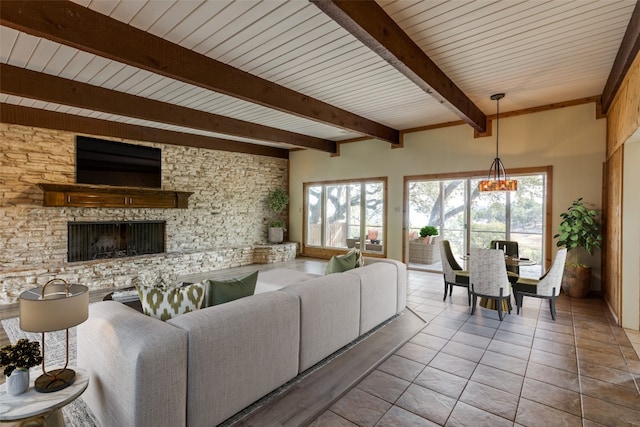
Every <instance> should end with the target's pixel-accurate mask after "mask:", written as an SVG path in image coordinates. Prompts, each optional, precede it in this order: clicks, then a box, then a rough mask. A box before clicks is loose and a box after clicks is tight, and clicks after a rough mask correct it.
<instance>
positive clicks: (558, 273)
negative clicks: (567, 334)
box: [513, 248, 567, 321]
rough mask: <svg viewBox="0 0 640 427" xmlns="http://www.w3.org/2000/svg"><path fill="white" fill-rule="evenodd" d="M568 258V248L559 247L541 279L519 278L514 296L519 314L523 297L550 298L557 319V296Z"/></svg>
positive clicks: (553, 317) (552, 313)
mask: <svg viewBox="0 0 640 427" xmlns="http://www.w3.org/2000/svg"><path fill="white" fill-rule="evenodd" d="M566 259H567V248H562V249H559V250H558V252H557V253H556V257H555V259H554V260H553V264H551V268H549V270H548V271H547V272H546V273H545V274H544V275H543V276H542V277H541V278H540V279H537V280H536V279H528V278H522V277H521V278H519V279H518V281H517V282H516V283H515V284H514V285H513V296H514V297H515V299H516V308H517V311H516V313H517V314H520V308H522V298H523V297H534V298H543V299H548V300H549V310H551V318H552V319H553V320H554V321H555V320H556V297H557V296H558V295H559V294H560V285H561V284H562V274H563V273H564V263H565V260H566Z"/></svg>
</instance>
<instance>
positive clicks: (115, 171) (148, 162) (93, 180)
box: [76, 136, 162, 188]
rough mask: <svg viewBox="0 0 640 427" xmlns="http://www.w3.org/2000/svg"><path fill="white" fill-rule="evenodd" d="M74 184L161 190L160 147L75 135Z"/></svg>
mask: <svg viewBox="0 0 640 427" xmlns="http://www.w3.org/2000/svg"><path fill="white" fill-rule="evenodd" d="M76 182H77V183H78V184H101V185H116V186H123V187H148V188H161V187H162V151H161V150H160V149H159V148H154V147H146V146H142V145H133V144H125V143H122V142H115V141H105V140H102V139H97V138H89V137H86V136H76Z"/></svg>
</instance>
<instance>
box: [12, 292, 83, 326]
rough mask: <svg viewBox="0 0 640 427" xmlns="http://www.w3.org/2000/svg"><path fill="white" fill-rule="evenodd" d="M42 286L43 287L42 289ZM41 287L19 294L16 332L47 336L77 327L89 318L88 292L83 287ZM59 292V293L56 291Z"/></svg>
mask: <svg viewBox="0 0 640 427" xmlns="http://www.w3.org/2000/svg"><path fill="white" fill-rule="evenodd" d="M45 286H46V285H45ZM42 288H43V287H42V286H38V287H36V288H33V289H31V290H28V291H24V292H22V293H21V294H20V329H22V330H23V331H27V332H51V331H59V330H61V329H67V328H71V327H73V326H76V325H79V324H80V323H82V322H84V321H85V320H87V318H88V317H89V288H87V287H86V286H83V285H76V284H72V285H69V288H68V289H69V292H68V294H67V292H66V289H65V286H64V285H62V286H60V285H53V284H52V285H50V286H47V289H46V290H47V294H46V295H45V296H44V298H43V297H42ZM60 288H61V289H62V291H60Z"/></svg>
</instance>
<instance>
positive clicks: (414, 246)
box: [409, 239, 440, 264]
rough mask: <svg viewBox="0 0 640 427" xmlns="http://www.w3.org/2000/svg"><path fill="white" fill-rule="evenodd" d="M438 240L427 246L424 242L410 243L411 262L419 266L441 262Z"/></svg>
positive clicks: (413, 241) (412, 241) (414, 241)
mask: <svg viewBox="0 0 640 427" xmlns="http://www.w3.org/2000/svg"><path fill="white" fill-rule="evenodd" d="M435 240H436V239H432V243H427V244H425V243H424V242H423V241H422V240H411V241H410V242H409V262H413V263H417V264H435V263H436V262H438V261H440V251H439V250H438V244H437V241H435Z"/></svg>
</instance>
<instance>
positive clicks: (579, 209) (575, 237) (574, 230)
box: [553, 197, 602, 298]
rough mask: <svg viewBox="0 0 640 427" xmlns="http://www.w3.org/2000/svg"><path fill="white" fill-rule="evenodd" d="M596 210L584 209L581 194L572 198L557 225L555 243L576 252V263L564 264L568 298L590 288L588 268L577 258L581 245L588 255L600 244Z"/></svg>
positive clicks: (564, 287)
mask: <svg viewBox="0 0 640 427" xmlns="http://www.w3.org/2000/svg"><path fill="white" fill-rule="evenodd" d="M597 216H598V212H596V211H595V210H593V209H587V207H586V206H585V205H584V204H583V203H582V197H580V198H579V199H576V200H574V201H573V203H572V204H571V206H569V208H568V209H567V211H566V212H563V213H561V214H560V217H561V218H562V221H561V222H560V225H559V226H558V234H556V235H555V236H553V238H554V239H556V238H557V239H558V242H557V243H556V246H558V247H559V248H562V247H566V248H567V252H572V253H575V255H576V257H575V262H572V263H569V262H567V263H566V264H565V268H564V275H563V277H562V290H563V291H564V293H565V294H567V295H569V296H570V297H578V298H583V297H586V296H587V294H588V293H589V290H590V288H591V267H589V266H588V265H586V264H582V263H581V262H580V260H579V258H578V255H579V253H580V248H582V249H584V250H585V251H586V252H587V253H588V254H589V255H592V256H593V254H594V252H595V250H596V249H597V248H598V249H599V248H600V246H601V244H602V235H601V234H600V223H599V222H598V221H597V220H596V218H597Z"/></svg>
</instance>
